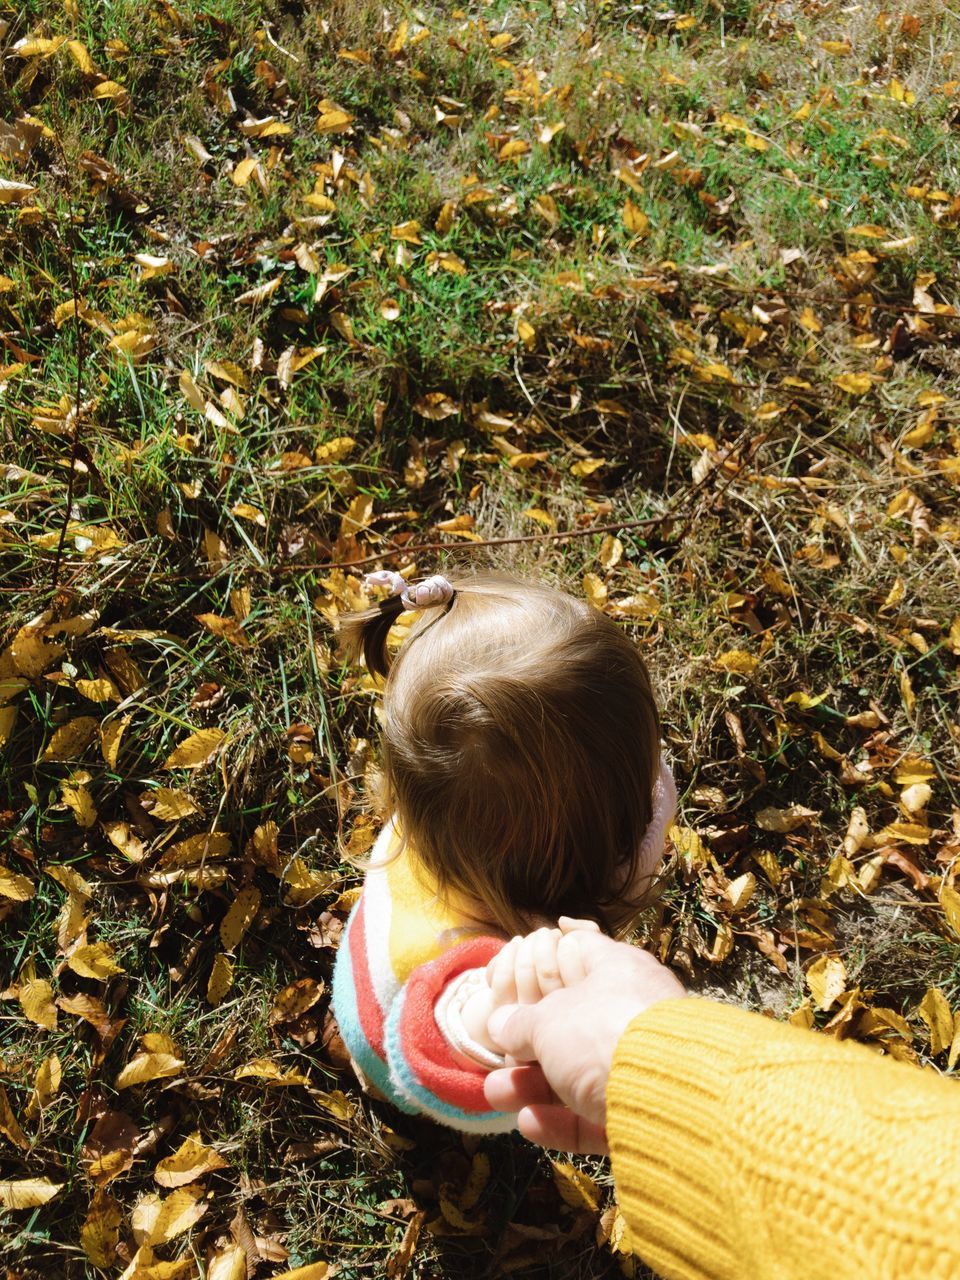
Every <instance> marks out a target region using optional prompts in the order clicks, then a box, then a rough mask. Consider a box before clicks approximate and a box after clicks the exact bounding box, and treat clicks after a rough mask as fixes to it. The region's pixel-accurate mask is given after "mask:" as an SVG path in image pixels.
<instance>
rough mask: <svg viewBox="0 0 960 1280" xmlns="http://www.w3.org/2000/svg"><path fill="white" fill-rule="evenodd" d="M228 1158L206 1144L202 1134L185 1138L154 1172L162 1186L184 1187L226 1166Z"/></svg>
mask: <svg viewBox="0 0 960 1280" xmlns="http://www.w3.org/2000/svg"><path fill="white" fill-rule="evenodd" d="M226 1164H227V1162H226V1160H224V1158H223V1156H221V1155H220V1153H219V1152H218V1151H215V1150H214V1149H213V1147H207V1146H204V1144H203V1143H202V1142H201V1141H200V1134H199V1133H194V1134H191V1135H190V1137H189V1138H185V1139H184V1141H183V1142H182V1143H181V1144H180V1146H179V1147H178V1148H177V1150H176V1151H175V1152H174V1153H173V1155H172V1156H167V1157H166V1158H165V1159H163V1160H161V1161H160V1162H159V1163H158V1164H157V1167H156V1169H155V1170H154V1172H153V1176H154V1178H155V1179H156V1180H157V1182H159V1184H160V1186H161V1187H182V1186H185V1185H186V1184H187V1183H188V1182H196V1180H197V1179H198V1178H202V1177H203V1176H204V1174H206V1173H211V1172H212V1171H213V1170H214V1169H224V1168H226Z"/></svg>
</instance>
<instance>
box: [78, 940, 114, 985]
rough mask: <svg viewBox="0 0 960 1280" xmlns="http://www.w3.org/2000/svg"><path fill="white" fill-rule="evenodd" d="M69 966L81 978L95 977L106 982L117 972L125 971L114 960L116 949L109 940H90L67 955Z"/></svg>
mask: <svg viewBox="0 0 960 1280" xmlns="http://www.w3.org/2000/svg"><path fill="white" fill-rule="evenodd" d="M67 966H68V968H70V969H72V970H73V972H74V973H78V974H79V975H80V977H81V978H93V979H94V980H95V981H96V982H106V980H107V979H108V978H111V977H113V975H114V974H116V973H123V972H124V970H123V967H122V966H121V965H119V964H117V963H116V961H115V960H114V951H113V947H111V945H110V943H109V942H89V943H86V944H85V945H84V946H82V947H77V949H76V950H75V951H73V952H71V954H70V955H69V956H68V957H67Z"/></svg>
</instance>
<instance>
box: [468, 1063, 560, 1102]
mask: <svg viewBox="0 0 960 1280" xmlns="http://www.w3.org/2000/svg"><path fill="white" fill-rule="evenodd" d="M483 1092H484V1096H485V1097H486V1099H487V1102H488V1103H489V1104H490V1106H491V1107H493V1109H494V1110H495V1111H519V1110H520V1108H521V1107H530V1106H559V1105H560V1104H559V1102H558V1100H557V1095H556V1094H555V1093H554V1092H553V1090H552V1089H551V1088H550V1085H549V1084H548V1083H547V1078H546V1076H545V1075H544V1074H543V1072H542V1071H541V1070H540V1068H539V1067H538V1066H536V1065H530V1066H527V1067H502V1068H500V1069H499V1070H497V1071H491V1072H490V1074H489V1075H488V1076H487V1077H486V1078H485V1080H484V1082H483Z"/></svg>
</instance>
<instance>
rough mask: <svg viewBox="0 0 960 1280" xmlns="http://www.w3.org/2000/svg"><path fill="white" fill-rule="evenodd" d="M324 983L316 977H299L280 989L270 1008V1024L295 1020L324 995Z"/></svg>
mask: <svg viewBox="0 0 960 1280" xmlns="http://www.w3.org/2000/svg"><path fill="white" fill-rule="evenodd" d="M323 990H324V988H323V983H322V982H318V981H317V980H316V978H297V979H296V981H295V982H291V983H290V985H289V986H286V987H284V988H283V990H282V991H279V992H278V993H277V995H276V997H275V998H274V1001H273V1006H272V1007H271V1009H270V1016H269V1023H270V1026H276V1025H277V1023H279V1022H293V1021H294V1020H295V1019H296V1018H299V1017H300V1015H301V1014H304V1013H306V1012H307V1010H308V1009H312V1008H313V1006H314V1005H315V1004H316V1003H317V1001H318V1000H319V999H320V997H321V996H322V995H323Z"/></svg>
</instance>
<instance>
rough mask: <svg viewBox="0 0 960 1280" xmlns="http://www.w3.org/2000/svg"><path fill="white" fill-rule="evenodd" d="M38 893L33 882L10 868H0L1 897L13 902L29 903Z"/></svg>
mask: <svg viewBox="0 0 960 1280" xmlns="http://www.w3.org/2000/svg"><path fill="white" fill-rule="evenodd" d="M36 891H37V887H36V885H35V884H34V883H33V881H32V880H28V879H27V877H26V876H21V875H18V874H17V872H16V871H11V870H10V868H9V867H0V897H3V898H9V899H10V901H11V902H29V901H30V899H31V898H32V897H33V895H34V894H35V893H36Z"/></svg>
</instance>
